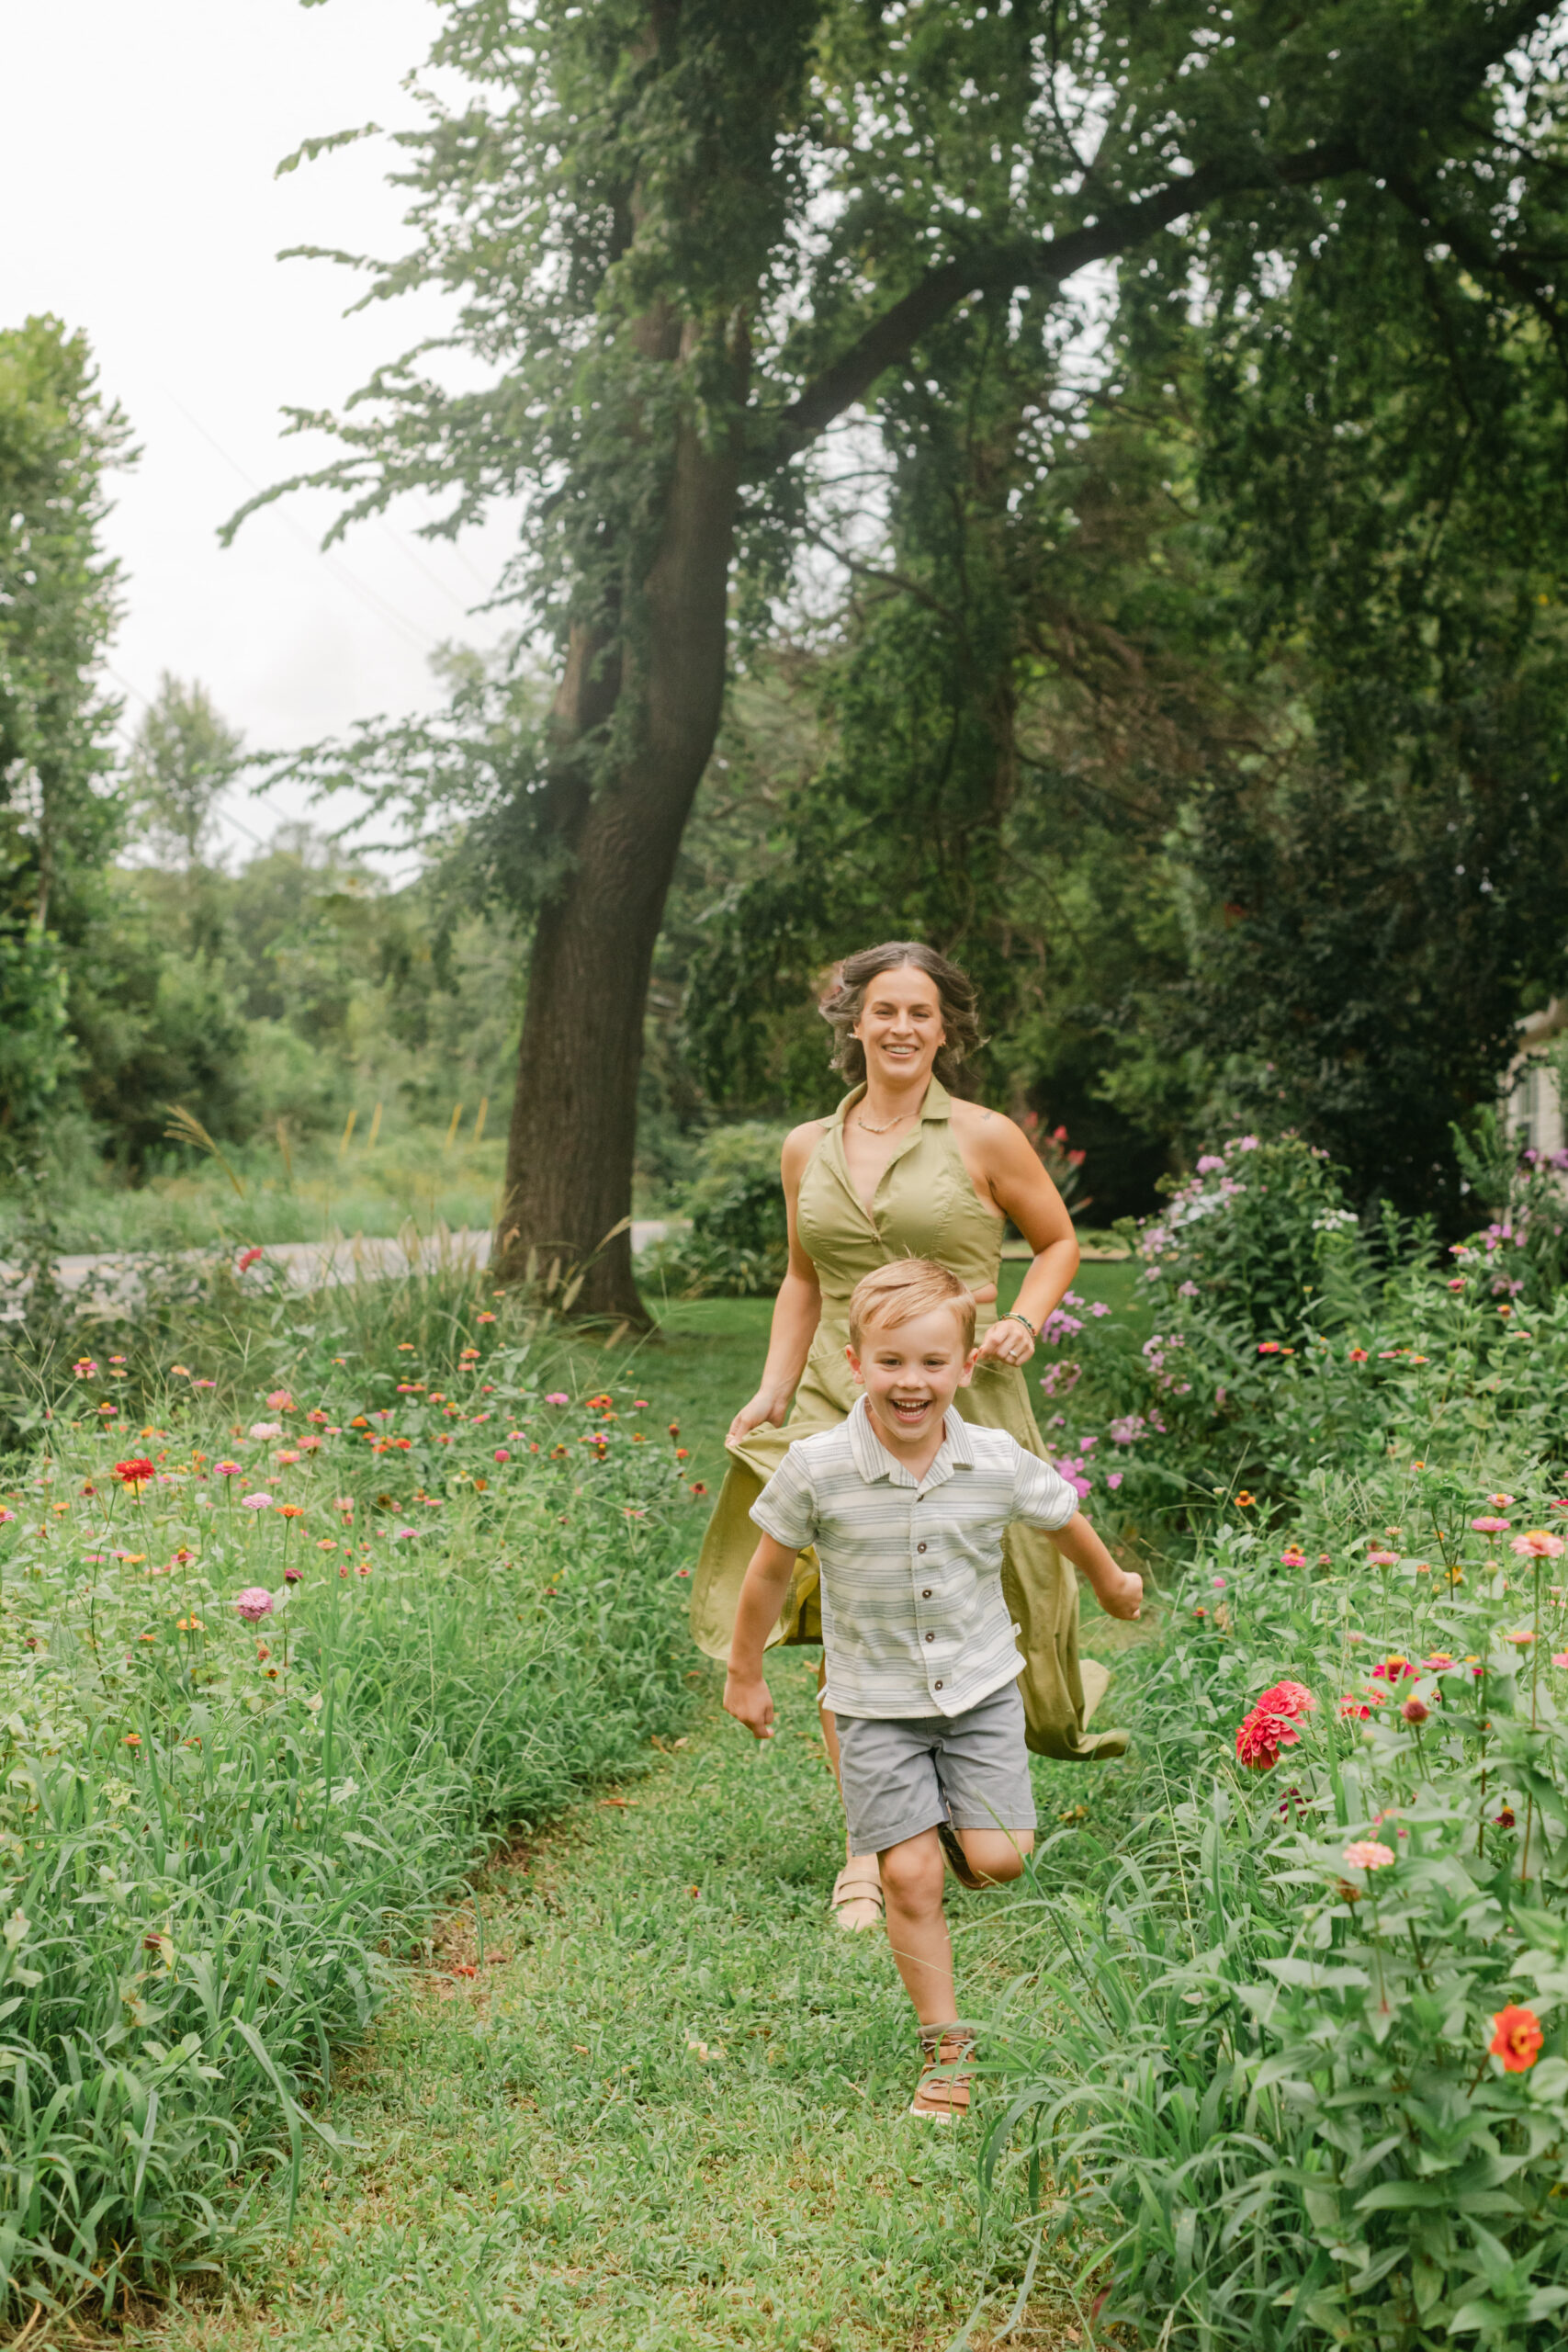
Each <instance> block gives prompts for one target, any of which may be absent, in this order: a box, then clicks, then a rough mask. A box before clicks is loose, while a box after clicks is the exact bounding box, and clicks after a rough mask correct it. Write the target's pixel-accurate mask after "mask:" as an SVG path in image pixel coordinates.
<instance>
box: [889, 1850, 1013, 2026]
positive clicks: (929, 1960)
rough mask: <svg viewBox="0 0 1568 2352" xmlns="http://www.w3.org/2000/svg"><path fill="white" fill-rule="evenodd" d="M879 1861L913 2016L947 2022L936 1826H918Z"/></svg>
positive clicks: (948, 1954)
mask: <svg viewBox="0 0 1568 2352" xmlns="http://www.w3.org/2000/svg"><path fill="white" fill-rule="evenodd" d="M991 1834H993V1835H994V1834H995V1833H991ZM877 1860H878V1861H879V1863H880V1864H881V1868H882V1892H883V1894H884V1896H885V1897H886V1903H887V1940H888V1942H889V1944H891V1946H892V1947H893V1957H894V1960H895V1961H896V1962H897V1967H898V1973H899V1975H900V1976H901V1977H902V1978H903V1980H904V1989H905V1991H906V1992H907V1993H908V1996H909V1998H910V2000H911V2001H913V2003H914V2005H915V2015H916V2016H917V2017H918V2018H919V2021H920V2023H921V2024H922V2025H951V2024H952V2023H953V2018H954V2016H955V2015H956V2002H957V1995H956V1994H955V1993H954V1991H953V1940H952V1938H951V1937H950V1936H949V1934H948V1932H947V1915H946V1913H945V1912H944V1911H943V1909H942V1883H943V1879H944V1877H945V1871H946V1866H945V1864H944V1863H943V1861H942V1843H941V1840H940V1839H939V1838H938V1837H937V1834H936V1831H935V1830H934V1829H922V1830H921V1832H920V1834H919V1837H918V1838H905V1839H904V1840H903V1842H902V1844H900V1845H897V1846H889V1847H888V1849H887V1850H886V1853H885V1854H879V1855H878V1857H877Z"/></svg>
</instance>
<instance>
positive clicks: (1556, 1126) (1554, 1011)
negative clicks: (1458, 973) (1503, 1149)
mask: <svg viewBox="0 0 1568 2352" xmlns="http://www.w3.org/2000/svg"><path fill="white" fill-rule="evenodd" d="M1565 1029H1568V1004H1565V1003H1564V1002H1563V1001H1562V998H1561V997H1557V996H1554V997H1553V998H1552V1000H1551V1003H1550V1004H1549V1005H1547V1006H1546V1007H1545V1009H1544V1011H1542V1012H1529V1013H1527V1014H1526V1015H1525V1018H1524V1019H1523V1020H1522V1021H1521V1022H1520V1023H1519V1050H1518V1052H1517V1054H1516V1055H1515V1057H1514V1058H1513V1060H1512V1062H1510V1064H1509V1065H1508V1071H1507V1076H1506V1079H1505V1080H1504V1087H1505V1090H1506V1091H1505V1093H1504V1097H1503V1117H1504V1121H1505V1124H1506V1126H1507V1130H1508V1133H1509V1134H1510V1135H1511V1136H1513V1138H1514V1141H1515V1143H1516V1144H1517V1146H1518V1148H1519V1149H1520V1151H1540V1152H1548V1153H1550V1152H1555V1151H1561V1150H1562V1148H1563V1124H1562V1086H1561V1084H1560V1082H1559V1080H1558V1075H1557V1065H1556V1062H1555V1061H1554V1060H1553V1059H1552V1058H1551V1057H1549V1055H1548V1051H1547V1048H1548V1047H1549V1046H1551V1044H1552V1042H1553V1040H1554V1039H1556V1038H1558V1037H1560V1036H1561V1035H1562V1033H1563V1031H1564V1030H1565Z"/></svg>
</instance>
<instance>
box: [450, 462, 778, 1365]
mask: <svg viewBox="0 0 1568 2352" xmlns="http://www.w3.org/2000/svg"><path fill="white" fill-rule="evenodd" d="M738 489H739V462H738V459H737V458H736V457H735V455H734V454H732V453H731V452H729V451H727V450H714V449H711V448H705V447H703V445H702V442H701V440H700V438H699V436H698V434H697V432H696V430H695V428H694V426H693V425H692V424H683V425H682V427H681V428H680V429H679V432H678V435H677V438H676V443H675V447H674V452H673V458H672V464H671V479H670V489H669V492H668V497H667V502H666V506H665V523H664V532H663V537H662V539H661V541H660V546H659V549H658V552H657V554H656V555H655V557H654V560H653V562H652V565H651V566H650V568H649V573H648V576H647V578H646V580H645V581H644V582H642V586H641V591H640V595H639V599H638V602H639V605H640V607H641V610H640V613H639V616H638V620H637V626H636V628H635V630H633V631H632V632H630V633H629V639H623V640H622V642H621V645H620V647H619V649H617V648H616V647H615V646H614V645H611V644H607V643H604V642H603V641H601V642H599V643H594V642H593V641H592V640H591V639H588V638H587V637H584V638H582V639H574V641H573V644H572V646H571V648H570V653H569V657H568V661H567V665H566V671H565V673H564V675H563V677H562V681H561V686H560V691H559V693H558V695H557V698H556V716H557V720H558V726H559V729H560V731H561V734H562V736H563V738H564V739H566V740H568V741H570V740H573V739H580V738H581V737H583V736H585V735H587V734H589V733H590V732H592V730H593V729H595V728H597V727H599V726H601V725H603V724H604V721H605V719H606V718H608V716H609V713H610V711H611V709H612V708H613V707H615V705H616V704H617V703H619V704H621V705H622V706H623V708H622V712H621V717H622V721H623V723H624V722H625V720H626V717H627V716H628V714H627V713H626V710H625V707H624V706H625V704H626V700H627V698H628V697H629V698H630V699H631V703H632V708H631V712H630V714H629V716H630V718H631V719H632V720H633V722H634V724H633V727H632V731H631V741H630V748H629V750H628V752H627V753H626V757H625V758H624V759H623V760H622V761H621V762H620V763H619V764H618V765H617V766H616V767H615V769H614V770H613V772H612V773H611V774H610V775H607V776H605V775H601V776H600V777H598V778H597V780H596V781H595V782H594V783H592V785H590V784H589V782H588V781H587V780H586V778H585V776H583V775H581V774H573V773H570V771H569V772H568V773H567V774H566V775H563V777H562V778H561V779H560V780H559V781H558V782H557V783H555V784H553V785H552V786H551V787H550V789H551V791H552V793H554V794H555V795H556V796H557V799H558V806H557V809H555V810H554V811H552V818H553V822H552V825H551V829H550V830H551V831H552V833H553V837H554V839H555V841H556V842H558V844H559V846H560V849H561V850H562V852H563V853H564V871H563V872H562V874H561V876H560V879H559V881H558V885H557V887H556V888H555V890H554V892H553V893H552V895H551V896H550V897H549V898H548V899H547V901H546V904H545V905H544V907H543V908H542V910H541V911H540V914H539V919H538V923H537V926H536V932H535V936H534V951H533V956H532V959H531V962H530V966H529V973H528V1001H527V1008H526V1011H525V1015H524V1022H523V1042H522V1046H521V1048H520V1050H519V1054H518V1062H517V1093H516V1098H515V1101H514V1102H513V1110H512V1128H511V1134H510V1136H509V1139H508V1143H507V1154H506V1183H505V1190H504V1192H503V1194H502V1212H501V1216H500V1219H499V1222H498V1224H497V1227H496V1234H495V1249H494V1254H493V1256H492V1259H491V1266H492V1269H493V1271H494V1272H496V1273H497V1274H498V1275H499V1276H500V1277H501V1279H502V1281H503V1282H517V1281H520V1280H522V1279H524V1278H525V1275H526V1273H527V1272H528V1269H529V1266H530V1263H532V1264H533V1266H534V1267H535V1269H536V1272H538V1273H539V1274H541V1275H543V1274H545V1273H547V1270H548V1269H549V1268H550V1267H552V1266H554V1267H556V1268H557V1269H558V1270H559V1271H560V1272H562V1273H566V1272H568V1271H569V1270H570V1269H571V1268H576V1267H584V1266H585V1267H586V1268H587V1272H586V1275H585V1278H584V1280H583V1283H582V1285H581V1290H580V1292H579V1294H578V1296H577V1301H576V1310H577V1311H578V1312H579V1313H582V1314H597V1315H612V1316H616V1317H625V1318H626V1320H628V1321H633V1322H637V1321H642V1320H644V1319H645V1318H644V1315H643V1308H642V1303H641V1300H640V1299H639V1297H638V1295H637V1284H636V1283H635V1282H634V1280H633V1278H632V1253H631V1236H630V1233H629V1231H623V1232H621V1233H619V1234H616V1235H615V1238H614V1239H613V1240H606V1238H605V1237H606V1236H607V1235H609V1234H610V1233H612V1231H613V1230H614V1228H615V1227H616V1226H617V1225H618V1224H620V1223H622V1221H623V1220H624V1219H625V1218H626V1216H627V1215H628V1213H629V1210H630V1207H631V1188H632V1158H633V1152H634V1148H635V1146H636V1142H637V1073H638V1070H639V1069H640V1067H641V1062H642V1033H643V1018H644V1011H645V1007H646V1003H647V998H648V984H649V971H650V969H651V967H652V961H653V950H654V945H655V943H656V941H657V939H658V936H659V928H660V923H661V922H662V921H663V917H664V901H665V898H666V896H667V894H668V892H669V888H670V883H671V876H672V875H673V873H674V870H675V859H676V856H677V854H678V853H679V850H680V846H681V836H682V831H683V830H684V828H685V823H686V819H687V816H688V814H689V813H690V810H691V806H692V799H693V796H694V793H695V791H696V788H697V786H698V783H699V782H700V780H701V778H702V774H703V770H704V769H705V766H706V765H707V762H708V755H709V753H710V752H712V749H713V741H714V737H715V735H716V732H717V729H718V721H719V713H720V708H721V705H722V702H723V695H724V671H725V630H726V607H727V603H728V584H729V563H730V557H731V553H732V551H733V548H734V539H735V512H736V498H737V492H738Z"/></svg>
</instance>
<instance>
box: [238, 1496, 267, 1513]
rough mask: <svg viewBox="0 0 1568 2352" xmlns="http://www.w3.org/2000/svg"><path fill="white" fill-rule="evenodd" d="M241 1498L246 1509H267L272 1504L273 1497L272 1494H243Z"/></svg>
mask: <svg viewBox="0 0 1568 2352" xmlns="http://www.w3.org/2000/svg"><path fill="white" fill-rule="evenodd" d="M240 1500H241V1502H242V1503H243V1505H244V1507H245V1509H246V1510H267V1509H269V1507H270V1506H271V1502H272V1497H271V1496H270V1495H242V1496H241V1497H240Z"/></svg>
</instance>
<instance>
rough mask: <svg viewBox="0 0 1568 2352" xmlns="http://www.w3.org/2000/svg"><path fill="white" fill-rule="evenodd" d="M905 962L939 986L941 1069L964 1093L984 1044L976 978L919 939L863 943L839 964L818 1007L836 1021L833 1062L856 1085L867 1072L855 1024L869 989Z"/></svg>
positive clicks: (950, 1086)
mask: <svg viewBox="0 0 1568 2352" xmlns="http://www.w3.org/2000/svg"><path fill="white" fill-rule="evenodd" d="M905 964H912V965H913V966H914V967H915V968H916V970H917V971H919V972H923V973H924V974H925V976H926V978H927V979H929V980H930V981H931V982H932V983H933V985H934V986H935V989H936V993H937V1001H938V1003H939V1004H940V1005H941V1007H942V1027H943V1029H944V1030H945V1031H946V1033H947V1035H946V1039H945V1042H944V1043H943V1044H942V1046H941V1047H940V1048H939V1049H938V1052H937V1057H936V1062H935V1066H934V1067H935V1074H936V1076H937V1078H938V1079H940V1080H941V1081H942V1085H943V1086H945V1087H947V1088H948V1089H949V1091H952V1092H958V1091H961V1087H962V1080H963V1077H964V1064H965V1062H967V1060H968V1059H969V1057H970V1055H971V1054H975V1053H977V1052H978V1051H979V1049H980V1046H981V1045H982V1044H983V1043H984V1040H983V1039H982V1037H981V1035H980V1008H979V1003H978V1001H977V1000H976V994H975V983H974V981H973V980H972V979H971V978H969V975H968V973H967V972H962V971H960V970H959V968H958V966H957V965H956V964H950V963H949V962H948V960H947V957H946V956H939V955H938V954H937V952H936V949H935V948H934V947H927V946H926V945H925V944H924V943H923V942H922V941H920V940H919V939H888V940H885V941H884V942H883V944H882V945H881V946H880V947H863V948H861V949H860V951H859V953H858V954H856V955H853V956H845V958H844V960H843V962H842V963H841V964H840V965H839V966H837V967H836V968H835V970H834V972H833V974H832V977H831V978H830V980H829V986H828V991H827V994H826V995H825V996H824V997H822V998H821V1000H820V1001H819V1002H818V1007H817V1010H818V1012H820V1014H821V1015H822V1018H823V1020H824V1021H826V1022H827V1023H829V1025H830V1027H831V1029H832V1032H833V1035H834V1039H835V1041H836V1042H835V1045H834V1047H833V1054H832V1067H833V1068H834V1069H840V1070H842V1071H843V1073H844V1076H845V1077H846V1078H847V1079H848V1080H849V1081H850V1084H851V1085H852V1086H859V1085H860V1084H861V1083H862V1081H863V1079H864V1077H865V1048H864V1046H863V1045H862V1044H861V1041H860V1039H859V1038H858V1037H857V1036H856V1035H855V1034H854V1026H855V1023H856V1022H857V1021H858V1020H859V1019H860V1016H861V1013H862V1011H863V1008H864V1005H865V992H866V990H867V989H868V988H870V986H871V984H872V982H873V980H874V979H879V978H881V976H882V974H883V973H884V972H897V970H899V968H900V967H902V966H903V965H905Z"/></svg>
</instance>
